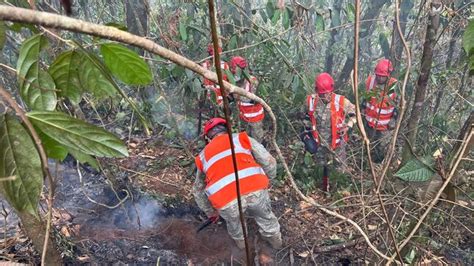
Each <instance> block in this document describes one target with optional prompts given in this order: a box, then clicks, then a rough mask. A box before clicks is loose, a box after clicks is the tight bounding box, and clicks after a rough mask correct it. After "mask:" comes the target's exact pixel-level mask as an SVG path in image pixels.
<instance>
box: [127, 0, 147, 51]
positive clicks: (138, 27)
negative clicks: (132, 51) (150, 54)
mask: <svg viewBox="0 0 474 266" xmlns="http://www.w3.org/2000/svg"><path fill="white" fill-rule="evenodd" d="M148 5H149V3H148V0H126V1H125V16H126V21H127V28H128V32H130V33H133V34H135V35H138V36H143V37H145V36H147V35H148V13H149V12H148ZM136 50H137V51H138V52H139V53H140V54H141V55H143V53H144V51H143V50H141V49H136Z"/></svg>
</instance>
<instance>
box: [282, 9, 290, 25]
mask: <svg viewBox="0 0 474 266" xmlns="http://www.w3.org/2000/svg"><path fill="white" fill-rule="evenodd" d="M283 27H284V28H285V29H288V28H289V27H290V15H289V13H288V8H285V11H283Z"/></svg>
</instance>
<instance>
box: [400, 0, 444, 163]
mask: <svg viewBox="0 0 474 266" xmlns="http://www.w3.org/2000/svg"><path fill="white" fill-rule="evenodd" d="M442 9H443V4H442V3H441V2H440V0H433V1H432V2H431V4H430V12H429V15H428V16H429V18H428V25H427V28H426V36H425V43H424V44H423V55H422V57H421V67H420V75H419V77H418V81H417V83H416V90H415V100H414V101H413V107H412V110H411V114H410V118H409V119H408V125H407V128H408V129H407V131H408V132H407V139H406V141H405V145H404V147H403V154H402V161H403V162H404V163H405V162H406V161H407V160H408V159H409V158H410V157H411V152H410V146H411V147H413V148H415V147H416V133H417V131H418V124H419V122H420V117H421V113H422V110H423V104H424V102H425V93H426V87H427V86H428V81H429V77H430V72H431V64H432V62H433V46H434V44H435V41H436V37H437V34H436V33H437V31H438V28H439V24H440V23H439V21H440V13H441V11H442Z"/></svg>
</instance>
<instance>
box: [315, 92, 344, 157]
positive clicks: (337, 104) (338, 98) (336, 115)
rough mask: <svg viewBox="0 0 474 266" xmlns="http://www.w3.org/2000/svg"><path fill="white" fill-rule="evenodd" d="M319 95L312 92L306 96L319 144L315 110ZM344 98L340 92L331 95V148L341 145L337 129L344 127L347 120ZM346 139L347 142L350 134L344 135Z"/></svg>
mask: <svg viewBox="0 0 474 266" xmlns="http://www.w3.org/2000/svg"><path fill="white" fill-rule="evenodd" d="M318 100H319V99H318V95H316V94H311V95H308V97H307V98H306V102H307V104H308V115H309V117H310V120H311V125H312V130H313V136H314V139H315V140H316V143H318V145H319V144H320V140H319V135H318V130H317V128H316V116H315V115H314V112H315V111H316V104H317V102H318ZM344 100H345V97H344V96H342V95H339V94H335V93H333V94H332V97H331V135H332V140H331V149H333V150H335V149H336V148H337V147H338V146H339V145H341V136H340V135H339V134H337V131H338V130H340V129H342V128H344V127H345V126H346V124H345V123H344V120H345V117H346V116H345V112H344ZM343 139H344V141H346V142H347V139H348V136H347V134H345V135H344V136H343Z"/></svg>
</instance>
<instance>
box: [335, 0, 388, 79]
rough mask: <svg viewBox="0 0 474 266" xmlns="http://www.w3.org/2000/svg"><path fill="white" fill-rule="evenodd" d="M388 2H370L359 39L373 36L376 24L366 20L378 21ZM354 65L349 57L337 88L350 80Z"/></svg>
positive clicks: (383, 0) (380, 0) (382, 0)
mask: <svg viewBox="0 0 474 266" xmlns="http://www.w3.org/2000/svg"><path fill="white" fill-rule="evenodd" d="M387 2H388V0H378V1H372V2H370V6H369V7H368V8H367V11H366V12H365V14H364V16H363V17H362V19H361V30H360V34H359V39H363V38H365V37H367V36H369V35H370V34H372V30H373V25H375V22H374V21H366V20H372V19H376V18H377V17H378V16H379V15H380V11H381V10H382V7H383V6H384V5H385V4H386V3H387ZM350 51H352V50H350ZM353 65H354V58H351V57H349V56H348V57H347V59H346V62H345V63H344V66H343V67H342V71H341V72H340V74H339V77H338V78H337V80H336V88H340V87H341V86H342V85H343V84H344V83H346V81H347V80H348V79H349V76H350V75H349V74H350V72H351V70H352V66H353Z"/></svg>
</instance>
